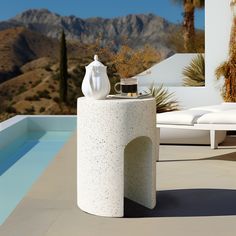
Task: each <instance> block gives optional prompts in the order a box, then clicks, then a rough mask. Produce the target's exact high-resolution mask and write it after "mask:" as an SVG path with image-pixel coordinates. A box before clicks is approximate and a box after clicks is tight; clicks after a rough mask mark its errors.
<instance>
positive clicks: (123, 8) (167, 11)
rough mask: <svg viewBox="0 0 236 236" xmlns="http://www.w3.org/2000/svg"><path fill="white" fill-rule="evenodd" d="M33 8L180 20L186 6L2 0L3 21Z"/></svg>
mask: <svg viewBox="0 0 236 236" xmlns="http://www.w3.org/2000/svg"><path fill="white" fill-rule="evenodd" d="M30 8H47V9H48V10H50V11H52V12H56V13H58V14H60V15H63V16H69V15H75V16H78V17H81V18H88V17H95V16H99V17H105V18H111V17H116V16H124V15H127V14H133V13H134V14H135V13H154V14H156V15H159V16H162V17H164V18H165V19H167V20H169V21H171V22H175V23H180V22H181V21H182V12H183V9H182V7H181V6H178V5H175V4H172V3H171V0H0V20H6V19H9V18H11V17H13V16H15V15H16V14H18V13H20V12H22V11H25V10H27V9H30ZM195 22H196V23H195V24H196V27H197V28H201V29H203V28H204V11H203V10H197V11H196V16H195Z"/></svg>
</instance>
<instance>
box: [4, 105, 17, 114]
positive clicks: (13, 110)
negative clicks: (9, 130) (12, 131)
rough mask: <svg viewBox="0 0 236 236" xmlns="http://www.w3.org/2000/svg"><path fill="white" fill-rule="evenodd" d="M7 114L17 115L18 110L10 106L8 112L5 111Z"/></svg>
mask: <svg viewBox="0 0 236 236" xmlns="http://www.w3.org/2000/svg"><path fill="white" fill-rule="evenodd" d="M5 111H6V112H7V113H16V112H17V110H16V108H15V107H13V106H8V107H6V110H5Z"/></svg>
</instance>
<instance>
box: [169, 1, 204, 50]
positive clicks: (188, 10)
mask: <svg viewBox="0 0 236 236" xmlns="http://www.w3.org/2000/svg"><path fill="white" fill-rule="evenodd" d="M172 1H173V2H174V3H177V4H181V5H183V7H184V13H183V15H184V20H183V28H184V32H183V38H184V50H185V51H186V52H193V51H194V50H195V26H194V12H195V9H196V8H198V9H202V8H204V6H205V0H172Z"/></svg>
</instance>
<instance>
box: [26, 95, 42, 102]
mask: <svg viewBox="0 0 236 236" xmlns="http://www.w3.org/2000/svg"><path fill="white" fill-rule="evenodd" d="M25 100H26V101H40V97H39V96H38V95H33V96H27V97H25Z"/></svg>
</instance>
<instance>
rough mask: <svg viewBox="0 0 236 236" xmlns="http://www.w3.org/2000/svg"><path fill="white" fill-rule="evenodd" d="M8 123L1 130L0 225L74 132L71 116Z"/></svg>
mask: <svg viewBox="0 0 236 236" xmlns="http://www.w3.org/2000/svg"><path fill="white" fill-rule="evenodd" d="M14 121H15V122H14ZM7 122H8V124H7V123H5V122H3V123H1V124H2V128H1V127H0V224H2V223H3V222H4V221H5V219H6V218H7V217H8V216H9V215H10V214H11V212H12V211H13V210H14V209H15V207H16V206H17V204H18V203H19V202H20V201H21V200H22V198H23V197H24V196H25V194H26V193H27V192H28V191H29V189H30V188H31V186H32V184H33V183H34V182H35V181H36V180H37V179H38V178H39V176H40V175H41V174H42V173H43V171H44V170H45V169H46V167H47V166H48V165H49V163H50V162H51V161H52V160H53V159H54V157H55V156H56V154H57V153H58V152H59V151H60V149H61V148H62V146H63V145H64V144H65V143H66V141H68V139H69V138H70V136H71V134H72V133H73V131H74V130H75V129H76V117H74V116H66V117H64V116H46V117H43V116H39V117H32V116H31V117H22V116H20V117H16V118H13V119H11V120H9V121H7Z"/></svg>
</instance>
